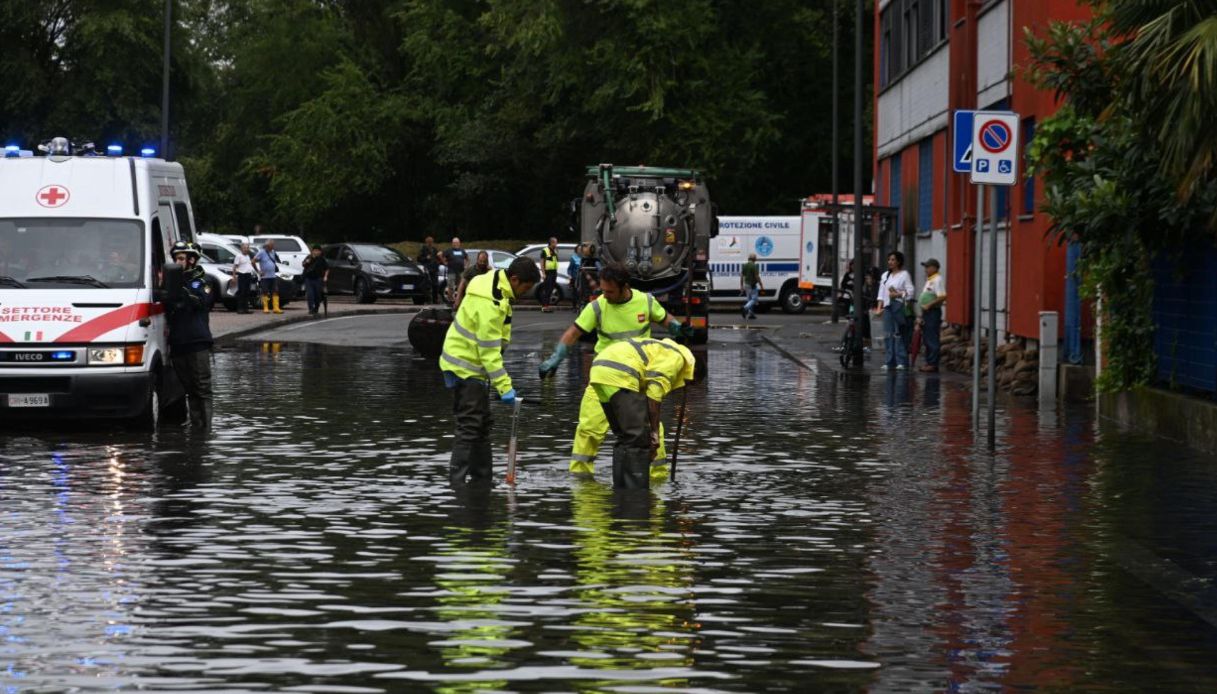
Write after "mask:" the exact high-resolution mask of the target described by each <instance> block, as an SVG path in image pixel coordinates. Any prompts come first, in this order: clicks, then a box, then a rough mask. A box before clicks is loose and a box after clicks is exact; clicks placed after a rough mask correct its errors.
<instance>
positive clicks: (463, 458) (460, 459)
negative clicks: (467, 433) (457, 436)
mask: <svg viewBox="0 0 1217 694" xmlns="http://www.w3.org/2000/svg"><path fill="white" fill-rule="evenodd" d="M472 466H473V446H472V445H470V444H468V443H463V442H460V441H458V442H456V443H454V444H452V457H451V458H449V459H448V482H449V483H450V484H451V485H452V486H454V487H463V486H465V478H466V477H468V476H469V471H470V469H471V468H472Z"/></svg>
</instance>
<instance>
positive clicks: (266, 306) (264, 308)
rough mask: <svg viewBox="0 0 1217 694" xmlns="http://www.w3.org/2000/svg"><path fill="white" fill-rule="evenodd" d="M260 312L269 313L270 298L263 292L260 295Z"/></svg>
mask: <svg viewBox="0 0 1217 694" xmlns="http://www.w3.org/2000/svg"><path fill="white" fill-rule="evenodd" d="M262 313H270V299H269V298H267V296H266V295H265V294H263V295H262Z"/></svg>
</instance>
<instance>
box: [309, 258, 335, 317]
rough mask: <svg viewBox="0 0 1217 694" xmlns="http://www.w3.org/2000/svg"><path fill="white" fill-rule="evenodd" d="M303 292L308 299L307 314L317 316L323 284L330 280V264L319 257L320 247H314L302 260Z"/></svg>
mask: <svg viewBox="0 0 1217 694" xmlns="http://www.w3.org/2000/svg"><path fill="white" fill-rule="evenodd" d="M303 265H304V292H305V296H306V298H307V299H308V314H309V315H310V316H315V315H317V311H319V310H320V309H321V297H322V295H323V294H325V283H326V281H327V280H328V279H329V278H330V264H329V263H328V262H327V261H326V259H325V256H323V255H321V246H317V245H314V246H313V250H312V251H311V252H310V253H309V256H308V257H307V258H305V259H304V263H303Z"/></svg>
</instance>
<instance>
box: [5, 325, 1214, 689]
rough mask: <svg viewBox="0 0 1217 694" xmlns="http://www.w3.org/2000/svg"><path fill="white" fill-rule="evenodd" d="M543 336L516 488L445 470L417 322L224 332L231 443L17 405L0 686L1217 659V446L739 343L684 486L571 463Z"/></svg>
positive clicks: (1080, 667)
mask: <svg viewBox="0 0 1217 694" xmlns="http://www.w3.org/2000/svg"><path fill="white" fill-rule="evenodd" d="M555 336H556V335H546V336H545V339H547V340H548V341H549V343H550V344H552V340H553V338H554V337H555ZM521 341H522V342H523V343H524V344H522V345H520V346H519V348H518V349H517V348H513V349H512V350H511V351H510V352H509V353H508V354H509V358H508V362H507V365H508V368H509V369H510V370H512V373H513V374H521V376H520V377H518V379H519V380H520V382H521V385H519V386H518V387H520V388H521V391H522V392H523V393H524V394H525V397H528V398H535V399H537V400H539V401H540V402H542V403H543V407H541V408H535V409H534V408H526V409H525V411H524V414H525V416H522V417H521V418H520V423H519V435H520V458H519V459H520V473H519V481H518V485H517V487H516V488H515V490H514V491H511V490H509V489H508V488H506V487H505V486H504V485H502V484H501V483H500V484H499V486H497V487H496V488H495V489H493V490H492V491H489V492H484V493H479V492H477V491H464V492H461V493H460V494H458V493H456V492H453V491H452V490H451V489H449V487H448V486H447V460H448V446H449V443H448V442H449V441H450V436H451V425H450V421H449V417H448V415H447V412H448V409H449V407H450V400H449V395H448V393H447V392H446V391H443V389H442V382H441V379H440V376H439V373H438V371H437V370H436V369H435V367H434V364H433V363H430V362H427V361H424V360H421V359H418V358H415V357H414V356H413V353H412V352H411V350H410V349H409V348H408V347H391V348H377V349H360V348H350V347H336V346H335V347H323V346H317V345H299V344H282V345H280V344H265V345H264V344H259V343H252V344H247V345H243V346H241V347H238V348H232V349H229V350H227V351H223V352H220V353H218V354H217V355H216V359H215V374H216V381H217V403H222V405H221V406H217V408H216V419H215V431H214V434H213V435H212V436H211V437H210V438H209V439H206V440H198V439H195V438H191V437H188V436H186V435H183V434H181V433H165V434H161V435H160V436H159V437H158V438H157V439H156V440H155V441H149V440H148V439H147V438H146V437H144V436H142V435H139V434H136V433H123V432H114V431H112V430H111V429H110V428H108V427H102V428H99V429H97V430H95V431H92V432H89V433H84V434H81V433H79V432H67V431H63V430H62V428H51V429H48V430H46V431H41V432H35V433H26V432H22V431H16V432H15V431H6V432H5V433H4V434H3V436H4V438H3V439H2V441H3V443H2V445H0V522H2V523H3V525H2V526H0V684H3V685H4V686H5V687H7V688H10V689H8V690H6V691H24V690H26V689H29V690H31V691H35V690H36V691H58V690H63V689H70V688H74V687H79V688H85V689H89V688H98V689H114V688H121V687H126V688H132V689H134V688H136V687H139V688H143V689H148V690H168V689H174V690H183V689H196V690H223V691H267V690H288V689H291V690H293V691H316V692H322V691H412V690H417V689H426V688H433V689H438V690H442V691H470V692H471V691H480V690H516V691H540V690H551V691H552V690H568V691H569V690H572V689H595V690H598V691H610V690H619V691H631V692H645V691H657V690H663V691H669V690H672V691H679V690H697V691H716V690H720V691H760V690H766V691H783V690H784V691H799V692H805V691H816V690H859V689H868V688H869V689H873V690H876V691H894V690H925V689H960V690H974V689H982V688H985V689H987V688H994V687H1032V686H1045V687H1050V688H1053V689H1056V690H1082V689H1086V690H1111V691H1120V690H1123V691H1128V690H1145V689H1159V690H1164V691H1212V690H1214V689H1215V688H1217V658H1214V655H1215V654H1217V631H1215V630H1214V627H1213V624H1214V623H1217V607H1215V605H1217V603H1214V601H1213V599H1212V597H1213V596H1212V588H1211V586H1212V581H1213V580H1214V578H1217V565H1215V563H1214V559H1213V557H1214V556H1217V553H1215V552H1214V547H1213V540H1212V538H1213V537H1217V533H1215V532H1214V531H1215V530H1217V527H1215V526H1217V521H1215V520H1214V516H1213V514H1212V509H1213V508H1214V507H1215V505H1217V504H1215V502H1217V465H1215V464H1214V462H1213V461H1212V460H1210V459H1206V458H1201V457H1199V456H1194V455H1192V454H1189V453H1187V452H1186V451H1183V450H1171V449H1168V447H1166V446H1163V445H1162V444H1161V443H1158V442H1149V441H1144V440H1140V439H1136V438H1132V437H1129V436H1124V435H1119V434H1111V435H1109V434H1104V435H1102V436H1099V435H1097V434H1096V433H1095V430H1094V426H1093V423H1092V422H1091V421H1090V419H1089V418H1088V416H1087V414H1086V412H1085V411H1081V412H1070V413H1068V416H1067V417H1065V416H1061V417H1057V416H1055V415H1052V416H1048V415H1040V414H1038V413H1037V412H1035V411H1034V410H1030V409H1027V410H1024V409H1011V410H1008V411H1006V412H1003V413H1001V417H1000V419H1001V420H1002V421H1003V423H1004V424H1003V430H1002V432H1001V433H1000V435H999V445H1000V446H1001V452H1000V454H999V455H998V456H996V457H992V456H989V455H987V454H984V453H982V452H979V451H980V449H978V448H976V447H974V444H973V438H972V433H971V431H970V429H969V422H968V409H969V396H968V394H967V392H965V391H963V390H960V389H958V388H956V387H955V386H952V385H942V386H940V385H939V382H938V381H937V380H936V379H932V380H925V379H921V378H916V377H910V376H907V375H904V374H898V375H897V374H893V375H891V376H890V377H884V378H878V379H876V378H862V379H856V380H855V379H842V378H841V377H840V376H837V375H834V374H831V373H828V372H824V373H813V372H810V371H807V370H804V369H799V368H795V367H794V366H793V365H792V363H791V362H789V361H788V360H786V359H785V358H783V357H782V356H780V355H779V354H778V353H777V352H776V351H774V350H772V349H771V348H769V347H767V346H765V345H764V344H763V343H760V342H754V341H752V340H749V339H740V340H736V341H733V342H731V343H723V342H720V343H715V344H713V345H712V346H711V347H710V349H709V350H708V351H707V353H706V358H707V360H708V366H709V371H710V377H709V378H708V379H707V380H705V381H703V382H702V383H700V384H698V385H696V386H694V387H693V389H692V391H691V392H690V397H689V411H690V414H689V417H688V421H687V424H686V426H685V430H684V441H683V443H682V446H683V447H684V448H683V450H682V453H681V456H680V457H681V467H680V471H679V479H678V484H676V485H664V486H662V487H659V488H656V489H655V490H654V491H653V492H652V493H649V494H648V493H646V492H642V493H628V492H626V493H616V492H614V491H613V490H612V489H611V488H610V486H609V484H608V481H607V480H608V473H609V469H608V466H609V463H608V457H607V455H602V456H601V458H602V459H601V462H600V467H599V469H598V472H597V478H598V479H597V481H595V482H575V481H573V480H571V479H570V478H569V476H568V475H567V474H566V472H565V469H566V460H567V453H568V452H569V444H570V434H571V432H572V430H573V425H574V416H575V415H574V411H575V409H576V405H575V403H577V400H578V395H579V391H580V388H581V386H582V383H581V379H582V377H583V373H584V372H585V370H586V368H587V359H586V358H584V359H582V360H581V359H579V358H574V359H571V360H568V362H567V363H564V364H563V366H562V368H561V369H560V370H559V372H558V374H557V377H556V378H554V379H551V380H550V381H547V382H546V384H545V385H543V386H542V385H540V384H538V383H537V382H536V381H535V380H533V378H531V377H529V376H528V375H527V374H528V373H529V370H532V371H533V373H535V361H536V356H535V353H536V352H538V351H540V349H541V346H542V343H541V339H540V336H535V337H533V338H531V340H530V339H529V338H527V337H522V338H521ZM530 353H532V354H531V356H530ZM305 386H306V387H305ZM302 388H303V392H305V393H307V396H304V395H302ZM495 412H496V417H497V418H498V426H497V427H496V446H497V447H498V448H497V449H496V456H497V457H496V470H495V471H496V475H497V476H498V478H499V479H500V480H501V478H502V474H503V467H502V465H503V460H504V450H503V449H504V447H505V444H506V437H507V427H506V424H507V422H508V416H509V410H508V409H507V408H504V407H499V406H496V410H495ZM666 416H668V417H669V421H670V418H671V411H670V410H668V412H667V415H666ZM606 451H607V449H606Z"/></svg>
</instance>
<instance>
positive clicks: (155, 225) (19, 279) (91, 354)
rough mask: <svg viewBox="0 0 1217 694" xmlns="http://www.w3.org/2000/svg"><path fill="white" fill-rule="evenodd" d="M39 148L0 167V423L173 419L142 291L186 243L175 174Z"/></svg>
mask: <svg viewBox="0 0 1217 694" xmlns="http://www.w3.org/2000/svg"><path fill="white" fill-rule="evenodd" d="M39 149H41V150H42V151H44V152H46V155H45V156H34V155H33V152H31V151H29V150H21V149H20V148H19V147H17V146H12V145H10V146H8V147H6V148H5V153H4V155H5V156H4V158H3V159H0V422H11V421H14V420H18V419H25V418H39V419H51V418H62V417H64V416H88V417H113V418H123V419H130V420H133V421H135V422H136V423H138V424H140V425H142V426H143V427H146V428H155V427H156V426H157V423H158V421H159V420H160V417H161V415H162V414H164V415H165V416H168V417H172V418H175V419H181V418H183V417H184V416H185V403H184V398H183V397H182V395H183V394H182V388H181V385H180V384H179V383H178V381H177V378H176V376H175V375H174V374H173V370H172V368H170V367H169V360H168V357H169V355H168V343H167V340H166V324H165V319H164V306H163V305H162V304H160V303H158V302H157V300H156V295H155V285H156V282H157V277H158V273H159V270H160V268H161V267H162V266H163V265H164V264H165V263H166V262H168V261H169V254H168V250H169V249H170V248H171V247H172V246H173V244H174V243H175V242H177V241H179V240H187V241H189V240H193V239H194V217H193V210H192V209H191V205H190V195H189V192H188V190H187V188H186V179H185V176H184V174H183V171H182V166H181V165H180V164H176V163H172V162H166V161H164V160H162V159H158V158H156V156H155V155H156V153H155V152H154V151H153V150H151V149H143V150H141V152H140V153H139V154H140V156H123V153H122V150H121V148H119V147H117V146H110V147H108V148H106V150H105V151H99V152H94V151H92V147H91V145H86V146H83V147H79V148H78V147H75V146H74V145H73V144H72V143H70V142H69V141H68V140H66V139H64V138H55V139H53V140H51V141H49V142H48V143H45V144H43V145H42V146H40V148H39Z"/></svg>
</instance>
